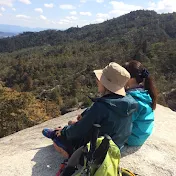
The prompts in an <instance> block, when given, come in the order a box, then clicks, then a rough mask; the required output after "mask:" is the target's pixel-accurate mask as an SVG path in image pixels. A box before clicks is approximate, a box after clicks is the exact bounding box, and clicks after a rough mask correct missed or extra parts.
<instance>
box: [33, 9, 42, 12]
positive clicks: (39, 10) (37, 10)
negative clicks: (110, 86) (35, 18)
mask: <svg viewBox="0 0 176 176" xmlns="http://www.w3.org/2000/svg"><path fill="white" fill-rule="evenodd" d="M34 10H35V11H36V12H39V13H43V10H42V9H41V8H35V9H34Z"/></svg>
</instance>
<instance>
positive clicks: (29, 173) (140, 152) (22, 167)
mask: <svg viewBox="0 0 176 176" xmlns="http://www.w3.org/2000/svg"><path fill="white" fill-rule="evenodd" d="M81 111H82V110H78V111H75V112H71V113H68V114H65V115H64V116H61V117H59V118H56V119H53V120H49V121H47V122H45V123H43V124H40V125H37V126H34V127H31V128H28V129H25V130H22V131H20V132H18V133H15V134H13V135H10V136H7V137H4V138H1V139H0V158H1V160H0V166H1V167H0V176H55V174H56V172H57V171H58V166H59V163H60V162H61V161H62V160H63V158H61V157H60V156H59V154H58V153H57V152H56V151H55V150H54V147H53V146H52V141H51V140H49V139H47V138H45V137H43V136H42V134H41V131H42V129H43V128H45V127H56V126H63V125H65V124H66V123H67V122H68V121H69V120H71V119H74V118H75V117H76V116H77V115H78V114H79V113H80V112H81ZM155 114H156V117H155V129H154V132H153V134H152V136H151V137H150V138H149V139H148V141H147V142H146V143H145V144H144V145H143V146H142V147H139V148H137V147H131V148H125V149H124V152H123V153H122V159H121V165H122V166H123V167H126V168H129V169H131V170H132V171H133V172H135V173H138V174H139V175H140V176H147V175H148V176H152V175H155V176H163V175H166V176H174V175H176V155H175V154H176V130H175V128H176V127H175V124H176V113H175V112H173V111H171V110H170V109H169V108H165V107H163V106H160V105H158V106H157V109H156V112H155Z"/></svg>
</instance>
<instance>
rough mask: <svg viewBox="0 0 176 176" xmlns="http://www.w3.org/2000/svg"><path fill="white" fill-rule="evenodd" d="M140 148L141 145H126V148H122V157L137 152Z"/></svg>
mask: <svg viewBox="0 0 176 176" xmlns="http://www.w3.org/2000/svg"><path fill="white" fill-rule="evenodd" d="M140 148H141V146H137V147H132V146H127V145H125V146H124V148H123V149H122V150H121V158H123V157H126V156H128V155H131V154H133V153H135V152H137V151H138V150H139V149H140Z"/></svg>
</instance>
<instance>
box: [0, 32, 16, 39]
mask: <svg viewBox="0 0 176 176" xmlns="http://www.w3.org/2000/svg"><path fill="white" fill-rule="evenodd" d="M17 34H18V33H11V32H0V38H6V37H12V36H15V35H17Z"/></svg>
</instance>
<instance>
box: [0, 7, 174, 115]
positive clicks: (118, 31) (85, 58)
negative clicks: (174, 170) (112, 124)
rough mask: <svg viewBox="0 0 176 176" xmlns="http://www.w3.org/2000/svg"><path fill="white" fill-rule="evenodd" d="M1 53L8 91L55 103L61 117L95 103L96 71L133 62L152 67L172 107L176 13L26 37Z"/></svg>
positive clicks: (3, 44)
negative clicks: (168, 96) (72, 109)
mask: <svg viewBox="0 0 176 176" xmlns="http://www.w3.org/2000/svg"><path fill="white" fill-rule="evenodd" d="M0 52H1V54H0V79H1V81H2V82H4V83H5V86H6V87H11V88H12V89H15V90H17V91H18V92H31V93H33V94H34V95H35V96H36V97H37V98H39V99H43V100H46V99H47V101H50V102H55V103H56V104H57V105H58V110H61V112H64V110H65V109H68V108H72V107H75V106H80V105H83V106H86V105H88V104H90V100H89V99H88V98H87V96H88V95H89V96H94V95H95V94H96V91H97V90H96V83H95V77H94V75H93V74H92V71H93V69H98V68H102V67H104V66H106V65H107V64H108V63H109V62H111V61H115V62H118V63H120V64H122V63H124V62H126V61H128V60H130V59H136V60H139V61H141V62H142V63H143V64H144V65H146V66H147V68H148V69H149V71H150V73H151V75H153V77H154V79H155V81H156V85H157V88H158V91H159V93H160V95H159V102H160V103H162V104H165V105H166V102H165V100H164V96H163V95H162V92H164V91H170V90H171V89H172V88H175V87H176V79H175V77H176V13H171V14H157V13H156V12H154V11H143V10H139V11H134V12H131V13H129V14H126V15H123V16H121V17H118V18H114V19H111V20H108V21H106V22H103V23H101V24H92V25H88V26H84V27H82V28H70V29H68V30H65V31H56V30H46V31H42V32H36V33H34V32H25V33H23V34H20V35H18V36H15V37H11V38H4V39H0ZM175 101H176V100H173V102H175Z"/></svg>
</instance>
